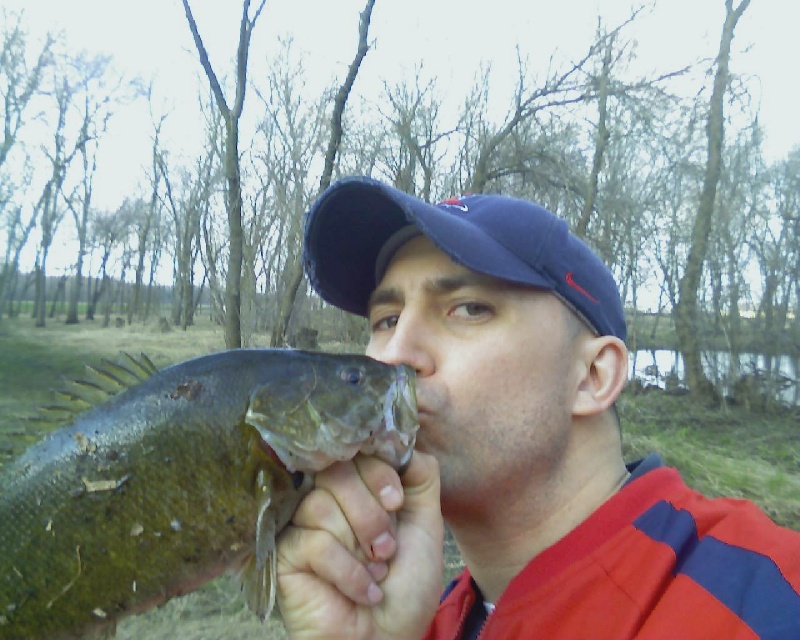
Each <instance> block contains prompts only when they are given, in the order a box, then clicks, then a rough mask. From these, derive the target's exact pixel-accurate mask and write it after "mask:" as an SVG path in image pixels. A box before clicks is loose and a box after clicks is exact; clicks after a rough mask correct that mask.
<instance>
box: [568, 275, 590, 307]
mask: <svg viewBox="0 0 800 640" xmlns="http://www.w3.org/2000/svg"><path fill="white" fill-rule="evenodd" d="M564 279H565V280H566V281H567V284H568V285H569V286H570V287H572V288H573V289H575V291H577V292H578V293H582V294H583V295H585V296H586V297H587V298H589V300H591V301H592V302H594V303H595V304H597V298H595V297H594V296H593V295H592V294H591V293H589V292H588V291H587V290H586V289H584V288H583V287H582V286H581V285H579V284H578V283H577V282H575V278H574V277H573V275H572V271H567V275H566V276H564Z"/></svg>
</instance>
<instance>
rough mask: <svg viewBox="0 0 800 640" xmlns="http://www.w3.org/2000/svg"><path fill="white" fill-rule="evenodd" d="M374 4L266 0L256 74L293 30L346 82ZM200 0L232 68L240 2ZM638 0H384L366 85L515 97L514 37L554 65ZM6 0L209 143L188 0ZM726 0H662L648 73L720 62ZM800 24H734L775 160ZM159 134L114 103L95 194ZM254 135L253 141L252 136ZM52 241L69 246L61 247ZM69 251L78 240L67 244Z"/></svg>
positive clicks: (537, 63)
mask: <svg viewBox="0 0 800 640" xmlns="http://www.w3.org/2000/svg"><path fill="white" fill-rule="evenodd" d="M739 1H740V0H734V2H735V4H738V2H739ZM252 4H253V5H257V4H258V0H252ZM364 4H365V0H268V1H267V5H266V9H265V11H264V13H263V14H262V16H261V19H260V20H259V22H258V24H257V27H256V31H255V33H254V36H253V41H252V49H251V56H250V72H249V74H250V78H251V79H256V78H257V77H258V74H259V73H260V71H261V70H263V69H264V68H265V60H267V59H268V58H269V57H270V56H271V55H273V54H274V52H275V50H276V47H277V44H276V43H277V42H278V39H279V38H280V37H287V36H291V37H292V38H293V39H294V42H295V47H296V49H297V51H298V52H299V51H302V52H303V53H304V66H305V69H306V70H307V80H308V82H309V83H310V85H311V86H312V87H313V86H315V85H316V86H318V87H319V88H321V87H323V86H325V85H329V84H331V83H333V82H337V83H338V82H340V81H341V79H342V78H343V76H344V73H345V71H346V68H347V65H348V64H349V62H350V60H351V59H352V56H353V53H354V49H355V45H356V40H357V24H358V15H359V12H360V11H361V10H362V9H363V5H364ZM191 6H192V8H193V11H194V14H195V18H196V19H197V22H198V24H199V28H200V32H201V35H202V36H203V38H204V40H205V41H206V46H207V47H208V49H209V52H210V56H211V60H212V63H213V65H214V67H215V69H216V71H217V73H218V74H219V75H220V76H222V75H225V74H226V73H230V72H231V69H232V66H231V62H230V61H231V58H232V54H233V52H234V51H235V47H236V43H237V39H238V23H239V19H240V15H241V3H240V2H238V1H237V0H224V1H223V0H192V1H191ZM632 6H633V5H632V3H631V2H628V1H626V0H558V1H557V2H552V1H550V2H537V1H535V0H491V1H489V2H485V1H480V2H478V1H477V0H377V3H376V6H375V9H374V11H373V20H372V24H371V27H370V39H371V42H372V44H373V48H372V50H371V51H370V53H369V54H368V56H367V58H366V60H365V62H364V64H363V65H362V67H361V71H360V73H359V77H358V80H357V83H356V90H357V91H358V92H359V93H361V94H362V95H365V96H367V97H371V96H372V97H375V98H376V99H377V97H378V96H380V93H381V91H382V87H383V84H382V83H383V81H384V80H387V81H389V82H390V83H394V82H396V81H397V80H398V79H399V78H401V77H403V76H404V75H406V76H408V75H410V74H411V73H412V72H413V70H414V68H415V67H416V66H417V65H418V64H419V62H420V61H424V69H425V72H426V73H428V74H430V75H431V76H436V77H437V84H438V86H439V88H440V90H441V91H442V92H443V93H445V94H446V95H447V96H448V97H450V98H451V99H453V100H454V101H456V103H458V102H460V97H461V95H462V94H463V93H464V92H466V91H467V90H468V89H469V86H470V83H471V81H472V79H473V77H474V76H475V73H476V71H477V69H478V67H479V65H480V64H481V63H491V65H492V77H493V81H494V83H495V84H493V85H492V86H493V89H494V90H495V91H496V92H497V93H498V94H499V95H500V96H501V99H503V100H505V99H506V98H507V96H510V91H511V87H512V83H513V77H514V74H515V72H516V47H517V46H519V48H520V50H521V51H522V52H523V53H524V54H526V55H527V56H528V57H529V62H530V66H531V68H532V69H534V70H538V71H541V72H543V71H544V70H545V69H546V68H547V65H548V64H549V60H550V58H551V56H555V57H556V59H558V60H561V61H568V60H575V59H578V58H579V57H581V56H582V55H583V54H584V53H585V52H586V50H587V48H588V46H589V45H590V44H591V43H592V42H593V40H594V35H595V31H596V28H597V20H598V16H601V17H602V18H603V21H604V24H605V25H606V26H616V25H617V24H619V23H620V22H622V21H623V20H624V19H625V18H626V17H627V16H629V15H630V12H631V8H632ZM0 7H4V8H7V9H11V10H12V11H21V10H24V12H25V16H26V22H27V23H28V26H29V29H30V31H31V35H32V36H33V37H40V36H41V35H42V34H44V33H45V32H46V31H48V30H49V31H62V30H63V32H64V34H65V37H66V39H67V42H68V43H69V46H70V48H72V49H74V50H76V51H77V50H79V49H85V50H87V51H89V52H103V53H108V54H111V55H112V56H113V58H114V66H115V67H116V68H117V69H118V70H119V71H121V72H124V73H125V74H127V75H128V76H129V77H132V76H136V75H138V76H141V77H142V78H144V79H146V80H151V79H152V80H153V81H154V83H155V84H154V86H155V90H156V95H157V96H158V98H157V101H158V107H159V108H162V109H166V110H170V111H171V114H172V115H171V116H170V118H169V120H168V121H167V124H166V127H167V130H168V131H167V136H166V137H167V139H168V140H170V144H171V145H172V146H173V147H174V148H175V150H176V152H177V151H180V149H184V150H185V151H186V153H195V152H196V151H197V150H198V149H199V144H200V142H201V141H202V137H203V134H202V128H201V127H200V125H199V122H198V118H197V116H196V113H197V95H198V92H199V90H200V88H201V87H202V88H203V89H204V90H206V89H205V88H206V87H207V82H206V80H205V77H204V76H202V72H201V70H200V67H199V63H198V61H197V55H196V52H195V50H194V45H193V43H192V41H191V37H190V34H189V29H188V26H187V24H186V18H185V15H184V13H183V7H182V5H181V2H180V0H0ZM724 11H725V9H724V0H658V2H657V4H656V6H655V8H651V9H648V10H646V11H645V12H644V13H643V14H642V15H641V16H640V17H639V18H637V20H636V23H635V26H633V27H632V28H629V29H628V30H627V32H626V33H627V36H628V37H629V38H633V39H635V40H636V53H637V58H638V60H637V62H636V65H637V67H636V70H637V72H638V73H641V75H643V76H647V75H649V76H653V75H656V74H658V73H663V72H664V71H668V70H674V69H677V68H680V67H683V66H685V65H687V64H690V63H691V62H693V61H696V60H697V59H701V58H706V59H707V60H708V61H709V65H708V66H710V60H712V59H713V57H714V56H715V55H716V52H717V50H718V46H719V37H720V32H721V28H722V22H723V18H724ZM798 25H800V3H795V2H791V1H789V0H752V4H751V6H750V8H749V9H748V10H747V12H746V13H745V14H744V17H743V18H742V20H741V21H740V23H739V26H738V27H737V30H736V38H735V41H734V47H733V58H732V63H731V68H732V71H733V72H734V73H737V74H743V75H744V76H745V77H746V78H747V79H748V83H749V86H750V89H751V92H752V94H753V95H754V97H755V99H756V101H757V102H758V103H759V104H760V113H761V123H762V125H763V126H764V128H765V131H766V136H767V137H766V145H765V149H766V152H767V155H768V158H769V159H778V158H781V157H783V156H785V155H786V153H787V152H788V151H789V150H790V149H791V148H793V147H794V146H797V145H798V144H800V127H798V124H797V116H796V113H797V111H798V106H797V104H798V102H800V95H799V94H800V89H798V86H800V84H799V83H798V77H797V75H798V74H797V62H798V61H799V60H800V37H799V36H798V34H797V28H798ZM504 78H506V86H503V79H504ZM702 82H703V81H702V79H701V78H698V77H697V76H694V77H693V78H691V79H689V80H687V81H686V86H685V88H684V90H685V92H686V93H688V94H691V95H694V94H696V93H697V91H698V90H699V89H700V84H701V83H702ZM706 84H707V85H708V80H706ZM248 107H250V109H251V110H252V109H254V108H257V102H256V100H254V99H253V96H252V94H251V95H250V101H249V102H248V103H247V104H246V106H245V113H247V108H248ZM151 135H152V126H151V125H150V120H149V115H148V112H147V109H146V108H145V105H143V104H138V105H134V106H131V107H128V108H126V109H123V110H120V111H119V112H118V113H117V114H116V115H115V117H114V119H113V120H112V122H111V128H110V131H109V133H108V135H107V138H106V139H105V140H104V141H103V143H102V149H101V153H102V157H101V161H100V163H99V170H98V176H97V178H96V181H95V200H94V201H95V204H96V205H97V206H100V207H104V208H108V209H111V210H113V209H116V207H117V206H119V204H120V203H121V201H122V199H123V198H124V197H126V196H129V195H132V194H134V193H135V192H136V188H137V184H141V183H142V182H143V176H144V170H143V167H145V166H146V165H147V164H148V162H149V155H150V137H151ZM246 146H247V144H246V140H244V141H242V144H241V147H242V149H245V148H246ZM53 249H54V251H58V247H57V246H54V247H53ZM64 253H72V252H71V251H69V250H68V249H67V248H66V245H64ZM53 257H54V258H55V257H56V256H53ZM64 258H65V260H64V262H65V266H66V265H67V264H70V263H71V262H72V258H71V256H70V257H67V256H64ZM53 266H55V262H53Z"/></svg>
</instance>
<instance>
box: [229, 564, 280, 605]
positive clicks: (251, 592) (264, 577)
mask: <svg viewBox="0 0 800 640" xmlns="http://www.w3.org/2000/svg"><path fill="white" fill-rule="evenodd" d="M268 561H269V566H268V567H261V568H259V567H258V560H256V556H255V555H249V556H247V558H245V560H244V562H243V563H242V566H241V567H240V568H239V570H238V571H237V572H236V573H235V574H234V575H233V580H234V582H235V583H236V586H237V587H238V588H239V589H240V590H241V592H242V595H243V596H244V600H245V602H246V603H247V606H248V607H249V609H250V610H251V611H252V612H253V613H255V614H256V615H257V616H258V617H259V618H260V619H261V620H262V621H263V620H266V619H267V618H268V617H269V616H270V614H271V613H272V610H273V609H274V608H275V585H276V584H277V582H276V580H277V566H278V559H277V555H276V554H275V553H274V552H273V553H271V554H270V555H269V559H268Z"/></svg>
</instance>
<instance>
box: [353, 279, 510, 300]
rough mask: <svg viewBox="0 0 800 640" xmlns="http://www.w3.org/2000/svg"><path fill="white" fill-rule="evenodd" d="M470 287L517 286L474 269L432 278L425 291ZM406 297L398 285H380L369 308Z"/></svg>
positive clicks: (502, 288)
mask: <svg viewBox="0 0 800 640" xmlns="http://www.w3.org/2000/svg"><path fill="white" fill-rule="evenodd" d="M468 287H482V288H485V289H492V290H494V291H503V290H507V289H513V288H515V285H514V284H512V283H510V282H504V281H503V280H498V279H497V278H492V277H491V276H486V275H483V274H480V273H475V272H472V271H467V272H465V273H458V274H455V275H450V276H442V277H440V278H431V279H430V280H428V281H426V282H425V284H424V285H423V288H424V289H425V291H426V292H428V293H430V294H432V295H442V294H447V293H453V292H454V291H458V290H459V289H465V288H468ZM404 297H405V296H404V295H403V292H402V291H401V290H400V289H399V288H397V287H378V288H377V289H375V291H373V292H372V295H371V296H370V298H369V302H368V308H372V307H374V306H376V305H379V304H397V303H400V302H402V301H403V299H404Z"/></svg>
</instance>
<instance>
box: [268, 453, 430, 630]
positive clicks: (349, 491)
mask: <svg viewBox="0 0 800 640" xmlns="http://www.w3.org/2000/svg"><path fill="white" fill-rule="evenodd" d="M443 535H444V524H443V521H442V515H441V508H440V505H439V467H438V464H437V463H436V460H435V458H433V457H432V456H429V455H425V454H422V453H419V452H414V455H413V456H412V458H411V463H410V464H409V466H408V469H407V470H406V471H405V473H404V474H403V477H402V482H401V479H400V478H399V477H398V475H397V473H396V472H395V471H394V469H392V468H391V467H390V466H389V465H387V464H385V463H384V462H381V461H380V460H378V459H377V458H372V457H363V456H358V457H356V459H355V460H353V461H351V462H343V463H338V464H335V465H333V466H332V467H330V468H329V469H326V470H325V471H323V472H321V473H319V474H317V476H316V482H315V488H314V490H313V491H312V492H311V493H309V494H308V496H306V498H305V499H304V500H303V502H302V503H301V504H300V507H299V508H298V510H297V512H296V513H295V516H294V519H293V520H292V524H291V525H290V526H289V527H287V528H286V529H285V530H284V531H283V533H282V534H281V535H280V537H279V539H278V548H277V553H278V594H277V595H278V605H279V607H280V610H281V615H282V616H283V621H284V624H285V625H286V629H287V631H288V632H289V636H290V637H291V638H293V639H301V638H302V639H307V638H308V639H310V638H348V639H350V640H352V639H355V640H358V639H369V640H373V639H374V640H410V639H416V638H420V637H421V636H422V634H423V633H424V631H425V629H426V628H427V626H428V624H429V623H430V621H431V620H432V618H433V614H434V613H435V611H436V607H437V604H438V601H439V595H440V593H441V589H442V553H443V550H442V538H443Z"/></svg>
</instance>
